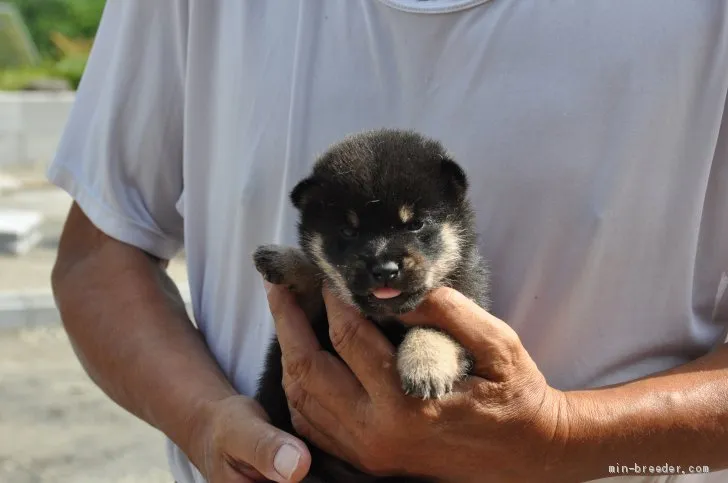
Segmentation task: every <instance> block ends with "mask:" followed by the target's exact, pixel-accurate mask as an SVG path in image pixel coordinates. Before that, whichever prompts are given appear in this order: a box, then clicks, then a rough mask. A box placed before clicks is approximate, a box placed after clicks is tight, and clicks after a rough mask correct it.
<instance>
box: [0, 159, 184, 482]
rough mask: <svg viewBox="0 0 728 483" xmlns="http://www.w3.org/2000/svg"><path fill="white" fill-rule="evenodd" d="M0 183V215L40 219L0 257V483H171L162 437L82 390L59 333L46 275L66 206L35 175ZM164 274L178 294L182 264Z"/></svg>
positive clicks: (5, 177)
mask: <svg viewBox="0 0 728 483" xmlns="http://www.w3.org/2000/svg"><path fill="white" fill-rule="evenodd" d="M0 181H2V182H1V183H0V211H1V210H7V209H11V210H30V211H35V212H38V213H40V214H41V215H42V217H43V223H42V225H41V233H42V237H41V240H40V242H39V243H38V244H37V245H36V246H35V247H34V248H33V249H32V250H30V251H29V252H28V253H26V254H22V255H11V254H0V388H1V390H0V483H45V482H53V483H56V482H58V483H66V482H69V483H92V482H111V483H157V482H160V483H161V482H172V478H171V476H170V475H169V472H168V469H167V463H166V457H165V452H164V450H165V448H164V442H163V441H164V440H163V437H162V435H161V434H160V433H159V432H158V431H156V430H155V429H153V428H151V427H150V426H148V425H146V424H145V423H143V422H142V421H140V420H138V419H137V418H135V417H134V416H132V415H130V414H129V413H127V412H126V411H124V410H123V409H121V408H120V407H119V406H117V405H116V404H115V403H113V402H112V401H111V400H110V399H109V398H108V397H106V396H105V395H104V394H103V393H102V392H101V390H100V389H99V388H98V387H97V386H96V385H95V384H93V383H92V382H91V381H90V379H89V378H88V376H87V375H86V373H85V372H84V371H83V369H82V368H81V366H80V364H79V362H78V360H77V358H76V356H75V355H74V353H73V350H72V348H71V346H70V344H69V341H68V338H67V336H66V334H65V332H64V330H63V328H62V326H61V324H60V317H59V315H58V311H57V310H56V307H55V304H54V301H53V297H52V293H51V289H50V273H51V269H52V266H53V263H54V261H55V258H56V250H57V247H58V240H59V236H60V233H61V229H62V227H63V221H64V219H65V216H66V214H67V213H68V209H69V208H70V205H71V199H70V197H69V196H68V195H67V194H65V193H64V192H62V191H61V190H59V189H57V188H55V187H53V186H52V185H50V184H49V183H48V182H47V181H45V178H44V173H43V171H40V170H27V169H26V170H8V169H6V168H0ZM169 272H170V275H171V277H172V279H173V280H174V281H175V282H176V283H177V285H178V286H179V287H180V290H181V291H182V292H183V294H187V293H188V290H187V275H186V269H185V260H184V258H181V257H180V258H178V259H175V260H173V261H172V262H171V263H170V267H169Z"/></svg>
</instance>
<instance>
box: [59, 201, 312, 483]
mask: <svg viewBox="0 0 728 483" xmlns="http://www.w3.org/2000/svg"><path fill="white" fill-rule="evenodd" d="M165 264H166V262H161V261H159V260H158V259H155V258H153V257H152V256H150V255H148V254H146V253H145V252H143V251H141V250H139V249H137V248H134V247H132V246H130V245H126V244H124V243H121V242H119V241H116V240H114V239H112V238H110V237H108V236H106V235H105V234H104V233H102V232H101V231H100V230H98V229H97V228H96V227H95V226H94V225H93V224H92V223H91V221H90V220H89V219H88V218H87V217H86V216H85V215H84V213H83V212H82V211H81V209H80V208H79V207H78V206H77V205H75V204H74V205H73V207H72V208H71V211H70V214H69V216H68V219H67V221H66V225H65V227H64V230H63V234H62V236H61V242H60V246H59V250H58V259H57V261H56V265H55V267H54V269H53V273H52V285H53V292H54V295H55V298H56V302H57V304H58V307H59V310H60V312H61V316H62V319H63V323H64V326H65V328H66V331H67V332H68V334H69V337H70V339H71V342H72V344H73V346H74V349H75V351H76V353H77V354H78V357H79V359H80V360H81V362H82V364H83V367H84V368H85V370H86V371H87V372H88V374H89V375H90V377H91V378H92V379H93V380H94V382H95V383H96V384H98V386H99V387H100V388H101V389H102V390H103V391H104V392H105V393H106V394H108V395H109V396H110V397H111V398H112V399H113V400H114V401H115V402H116V403H118V404H119V405H120V406H122V407H123V408H125V409H126V410H128V411H129V412H131V413H133V414H134V415H136V416H137V417H139V418H141V419H143V420H144V421H146V422H148V423H149V424H151V425H152V426H154V427H155V428H158V429H159V430H161V431H162V432H163V433H164V434H166V435H167V436H168V437H169V438H170V439H171V440H172V441H174V442H175V444H177V445H178V446H179V447H180V449H182V450H183V451H184V452H185V453H186V454H187V455H188V456H189V457H190V458H191V459H192V461H193V463H194V464H195V465H196V466H197V467H198V468H199V469H200V471H201V472H202V473H203V474H204V475H206V476H207V477H208V479H209V480H210V481H220V482H222V481H225V482H227V481H231V482H232V481H236V482H248V481H253V480H252V478H258V477H259V475H260V474H261V473H262V474H264V475H265V476H266V477H268V478H270V479H273V480H274V481H299V480H300V478H302V477H303V475H304V474H305V473H306V471H307V470H308V458H309V457H308V454H307V450H306V448H305V446H304V445H303V443H301V442H300V441H299V440H297V439H295V438H293V437H291V436H289V435H286V434H284V433H282V432H280V431H278V430H277V429H275V428H273V427H272V426H270V425H268V424H267V423H266V422H265V420H266V416H265V414H264V412H263V411H262V409H261V408H260V407H259V406H258V405H257V404H255V403H254V402H253V401H252V400H250V399H248V398H244V397H242V396H238V395H237V393H236V391H235V389H234V388H233V387H232V386H231V385H230V383H229V382H228V381H227V379H226V378H225V376H224V375H223V373H222V371H221V370H220V368H219V367H218V365H217V364H216V363H215V361H214V359H213V357H212V356H211V354H210V353H209V351H208V349H207V347H206V345H205V343H204V341H203V339H202V337H201V335H200V333H199V332H198V331H197V330H196V329H195V327H194V326H193V325H192V323H191V321H190V320H189V318H188V316H187V313H186V310H185V306H184V303H183V301H182V298H181V296H180V294H179V292H178V290H177V288H176V287H175V285H174V283H173V282H172V280H171V279H170V278H169V277H168V276H167V274H166V272H165V270H164V265H165ZM284 445H285V447H287V448H289V449H291V448H293V449H295V450H296V451H297V452H298V453H299V458H298V459H296V458H294V459H293V460H292V461H293V462H292V464H291V461H288V463H289V465H288V466H289V468H288V470H286V469H283V470H282V472H287V471H288V472H289V473H293V475H292V476H290V475H289V476H290V479H285V478H282V477H281V476H280V475H279V474H278V473H276V471H275V468H274V461H275V463H277V465H278V466H279V467H280V466H281V465H284V466H285V463H286V461H283V460H281V457H280V456H279V458H278V460H276V459H275V458H276V453H277V451H278V450H279V449H280V448H283V447H284ZM289 454H290V451H289ZM253 468H255V469H257V471H255V470H254V469H253ZM242 475H247V477H245V476H242ZM248 478H250V479H248Z"/></svg>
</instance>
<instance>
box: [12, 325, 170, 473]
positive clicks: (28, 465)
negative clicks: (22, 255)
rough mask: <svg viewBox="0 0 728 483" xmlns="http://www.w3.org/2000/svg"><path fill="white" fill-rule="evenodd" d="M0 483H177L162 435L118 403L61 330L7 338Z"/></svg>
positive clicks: (28, 332)
mask: <svg viewBox="0 0 728 483" xmlns="http://www.w3.org/2000/svg"><path fill="white" fill-rule="evenodd" d="M0 387H2V391H1V392H0V435H2V437H0V482H3V483H41V482H53V483H66V482H68V483H92V482H99V483H101V482H108V483H122V482H123V483H163V482H171V481H172V478H171V476H170V475H169V472H168V470H167V464H166V457H165V452H164V441H163V438H162V436H161V434H160V433H158V432H157V431H156V430H154V429H152V428H151V427H149V426H147V425H146V424H145V423H143V422H141V421H139V420H138V419H136V418H134V417H133V416H131V415H130V414H129V413H127V412H125V411H124V410H123V409H121V408H120V407H119V406H116V405H115V404H114V403H112V402H111V401H110V400H109V399H108V398H107V397H106V396H105V395H104V394H103V393H102V392H101V390H100V389H98V388H97V387H96V386H95V385H94V384H93V383H91V381H90V380H89V378H88V377H87V376H86V373H85V372H84V371H83V370H82V369H81V366H80V364H79V363H78V361H77V359H76V357H75V355H74V354H73V351H72V349H71V347H70V345H69V343H68V340H67V338H66V335H65V332H64V331H63V329H61V328H60V327H59V326H56V327H39V328H38V327H37V328H33V329H6V330H2V331H0Z"/></svg>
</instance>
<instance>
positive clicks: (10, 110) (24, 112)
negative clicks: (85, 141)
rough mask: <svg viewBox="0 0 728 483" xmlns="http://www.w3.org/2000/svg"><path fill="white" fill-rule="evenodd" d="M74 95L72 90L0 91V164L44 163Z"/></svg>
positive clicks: (45, 163)
mask: <svg viewBox="0 0 728 483" xmlns="http://www.w3.org/2000/svg"><path fill="white" fill-rule="evenodd" d="M74 98H75V96H74V94H73V93H45V92H0V168H2V167H3V166H11V165H14V166H17V165H21V166H29V167H30V166H47V165H48V163H50V161H51V160H52V158H53V155H54V153H55V151H56V147H57V146H58V141H59V140H60V136H61V133H62V132H63V127H64V126H65V123H66V119H67V118H68V114H69V112H70V110H71V106H72V104H73V100H74Z"/></svg>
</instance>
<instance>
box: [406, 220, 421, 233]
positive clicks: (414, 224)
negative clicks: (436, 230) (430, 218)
mask: <svg viewBox="0 0 728 483" xmlns="http://www.w3.org/2000/svg"><path fill="white" fill-rule="evenodd" d="M405 226H406V228H407V230H409V231H420V230H421V229H422V227H423V226H425V223H424V222H422V221H411V222H409V223H407V225H405Z"/></svg>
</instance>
